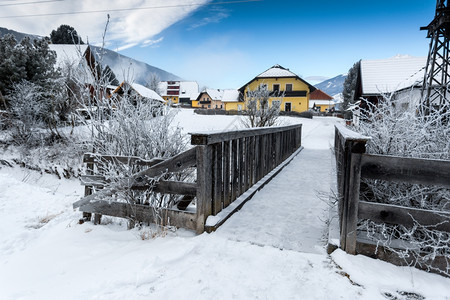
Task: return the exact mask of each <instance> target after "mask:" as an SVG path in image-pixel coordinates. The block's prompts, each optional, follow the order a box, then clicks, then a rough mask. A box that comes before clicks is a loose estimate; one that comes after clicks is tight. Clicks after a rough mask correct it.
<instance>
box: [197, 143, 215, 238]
mask: <svg viewBox="0 0 450 300" xmlns="http://www.w3.org/2000/svg"><path fill="white" fill-rule="evenodd" d="M211 212H212V147H211V146H197V229H196V231H197V233H198V234H200V233H202V232H203V231H204V226H205V220H206V218H207V217H208V216H210V215H211Z"/></svg>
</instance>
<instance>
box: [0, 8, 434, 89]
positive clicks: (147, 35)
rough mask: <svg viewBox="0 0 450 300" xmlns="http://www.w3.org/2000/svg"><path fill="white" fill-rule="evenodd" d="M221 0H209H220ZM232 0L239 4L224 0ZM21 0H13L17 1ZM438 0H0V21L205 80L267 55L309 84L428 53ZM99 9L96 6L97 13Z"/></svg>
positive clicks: (238, 79) (245, 68)
mask: <svg viewBox="0 0 450 300" xmlns="http://www.w3.org/2000/svg"><path fill="white" fill-rule="evenodd" d="M219 1H220V2H221V3H222V4H214V3H217V2H219ZM224 2H239V3H224ZM19 4H20V5H19ZM435 5H436V0H390V1H387V0H377V1H373V0H372V1H367V0H359V1H356V0H342V1H336V0H334V1H330V0H321V1H302V0H297V1H294V0H263V1H254V2H243V1H236V0H213V1H211V0H127V1H122V0H77V1H75V0H55V1H39V0H23V2H22V1H21V2H20V3H18V2H17V1H10V0H0V6H1V9H0V26H1V27H6V28H9V29H13V30H17V31H21V32H26V33H32V34H39V35H49V34H50V32H51V30H52V29H56V28H57V27H58V26H59V25H61V24H69V25H71V26H73V27H74V28H75V29H76V30H77V31H78V33H79V34H80V35H81V36H82V37H83V39H84V40H85V41H86V40H89V42H90V43H92V44H99V43H100V42H101V35H102V33H103V29H104V24H105V23H106V14H107V13H109V14H110V16H111V19H110V23H109V27H108V34H107V47H108V48H110V49H112V50H119V52H120V53H122V54H124V55H127V56H130V57H133V58H135V59H138V60H141V61H144V62H146V63H148V64H150V65H153V66H156V67H159V68H162V69H164V70H166V71H169V72H171V73H174V74H176V75H178V76H180V77H182V78H184V79H187V80H196V81H198V82H199V84H200V85H201V86H208V87H211V88H238V87H240V86H242V85H243V84H245V83H246V82H248V81H249V80H251V79H252V78H253V77H254V76H256V75H257V74H259V73H261V72H263V71H265V70H266V69H268V68H269V67H271V66H272V65H274V64H280V65H282V66H284V67H286V68H289V69H290V70H292V71H293V72H295V73H296V74H298V75H300V76H302V77H304V78H306V79H307V80H308V81H310V82H311V83H312V84H315V83H317V82H318V81H315V80H313V79H312V78H311V77H312V76H322V77H334V76H336V75H339V74H342V73H346V72H347V71H348V69H349V68H350V67H351V66H352V65H353V63H355V62H356V61H357V60H359V59H381V58H388V57H392V56H395V55H397V54H409V55H412V56H426V55H427V51H428V46H429V40H428V39H426V38H425V37H426V32H424V31H420V30H419V28H420V27H421V26H425V25H427V24H428V23H429V22H430V21H431V20H432V19H433V17H434V10H435ZM94 11H96V12H94Z"/></svg>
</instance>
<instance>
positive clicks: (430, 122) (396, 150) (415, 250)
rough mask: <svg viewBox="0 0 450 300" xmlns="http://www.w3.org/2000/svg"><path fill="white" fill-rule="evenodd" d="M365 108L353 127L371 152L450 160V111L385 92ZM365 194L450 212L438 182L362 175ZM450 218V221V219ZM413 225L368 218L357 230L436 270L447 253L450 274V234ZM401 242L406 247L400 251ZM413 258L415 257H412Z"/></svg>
mask: <svg viewBox="0 0 450 300" xmlns="http://www.w3.org/2000/svg"><path fill="white" fill-rule="evenodd" d="M367 105H368V106H367V107H368V109H365V110H363V111H362V113H361V122H359V125H358V126H357V127H355V128H354V129H355V130H356V131H358V132H360V133H361V134H363V135H366V136H370V137H372V140H370V141H369V142H368V144H367V152H368V153H371V154H381V155H394V156H401V157H412V158H427V159H442V160H450V142H449V141H450V124H449V123H448V122H447V121H446V120H448V119H449V112H448V111H445V110H441V111H435V112H433V113H432V114H429V115H422V114H420V113H419V111H420V109H416V106H414V104H413V103H407V105H405V102H404V99H402V100H395V98H394V97H393V96H391V97H385V98H384V99H383V101H380V102H379V103H378V105H377V106H374V105H372V104H370V103H367ZM361 199H362V200H365V201H372V202H378V203H386V204H392V205H400V206H405V207H413V208H421V209H426V210H434V211H436V212H437V213H439V212H450V190H449V189H446V188H442V187H436V186H426V185H419V184H408V183H395V182H389V181H384V180H368V179H364V180H363V182H362V185H361ZM448 222H450V220H449V221H448ZM414 223H415V225H414V226H413V227H412V228H406V227H403V226H398V225H396V226H394V225H387V224H376V223H375V222H372V221H368V220H364V221H363V222H361V223H360V224H359V230H361V231H363V232H365V233H366V234H367V235H368V237H369V238H371V239H374V240H377V241H378V243H379V244H380V245H383V246H385V247H387V248H388V249H389V250H391V251H394V252H396V253H398V254H399V255H400V257H403V258H404V259H405V261H408V262H409V263H413V261H414V263H415V264H416V265H420V266H421V267H422V268H428V269H433V268H434V267H433V266H432V265H431V262H432V261H433V258H434V257H436V256H443V257H444V258H445V260H446V262H447V269H446V270H444V271H441V272H443V273H444V274H446V275H450V252H449V249H450V235H449V233H446V232H441V231H437V230H435V228H433V226H423V225H421V224H419V223H418V222H416V221H415V220H414ZM399 243H400V244H402V245H403V246H404V247H405V248H406V250H399V249H398V245H399ZM411 257H415V258H416V259H415V260H409V258H411Z"/></svg>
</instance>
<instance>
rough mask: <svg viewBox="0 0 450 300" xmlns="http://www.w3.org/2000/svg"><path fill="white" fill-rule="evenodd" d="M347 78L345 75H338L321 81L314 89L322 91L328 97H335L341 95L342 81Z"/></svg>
mask: <svg viewBox="0 0 450 300" xmlns="http://www.w3.org/2000/svg"><path fill="white" fill-rule="evenodd" d="M346 77H347V74H342V75H338V76H336V77H333V78H330V79H328V80H325V81H322V82H321V83H318V84H316V85H315V87H316V88H318V89H320V90H322V91H324V92H325V93H327V94H328V95H330V96H334V95H337V94H339V93H342V90H343V88H344V81H345V78H346Z"/></svg>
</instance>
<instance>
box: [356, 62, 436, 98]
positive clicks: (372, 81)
mask: <svg viewBox="0 0 450 300" xmlns="http://www.w3.org/2000/svg"><path fill="white" fill-rule="evenodd" d="M426 63H427V57H412V56H394V57H391V58H388V59H379V60H361V78H362V94H363V95H371V94H381V93H392V92H395V91H399V90H402V89H405V88H408V87H411V86H413V85H418V84H421V83H422V81H423V75H424V71H425V65H426Z"/></svg>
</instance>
